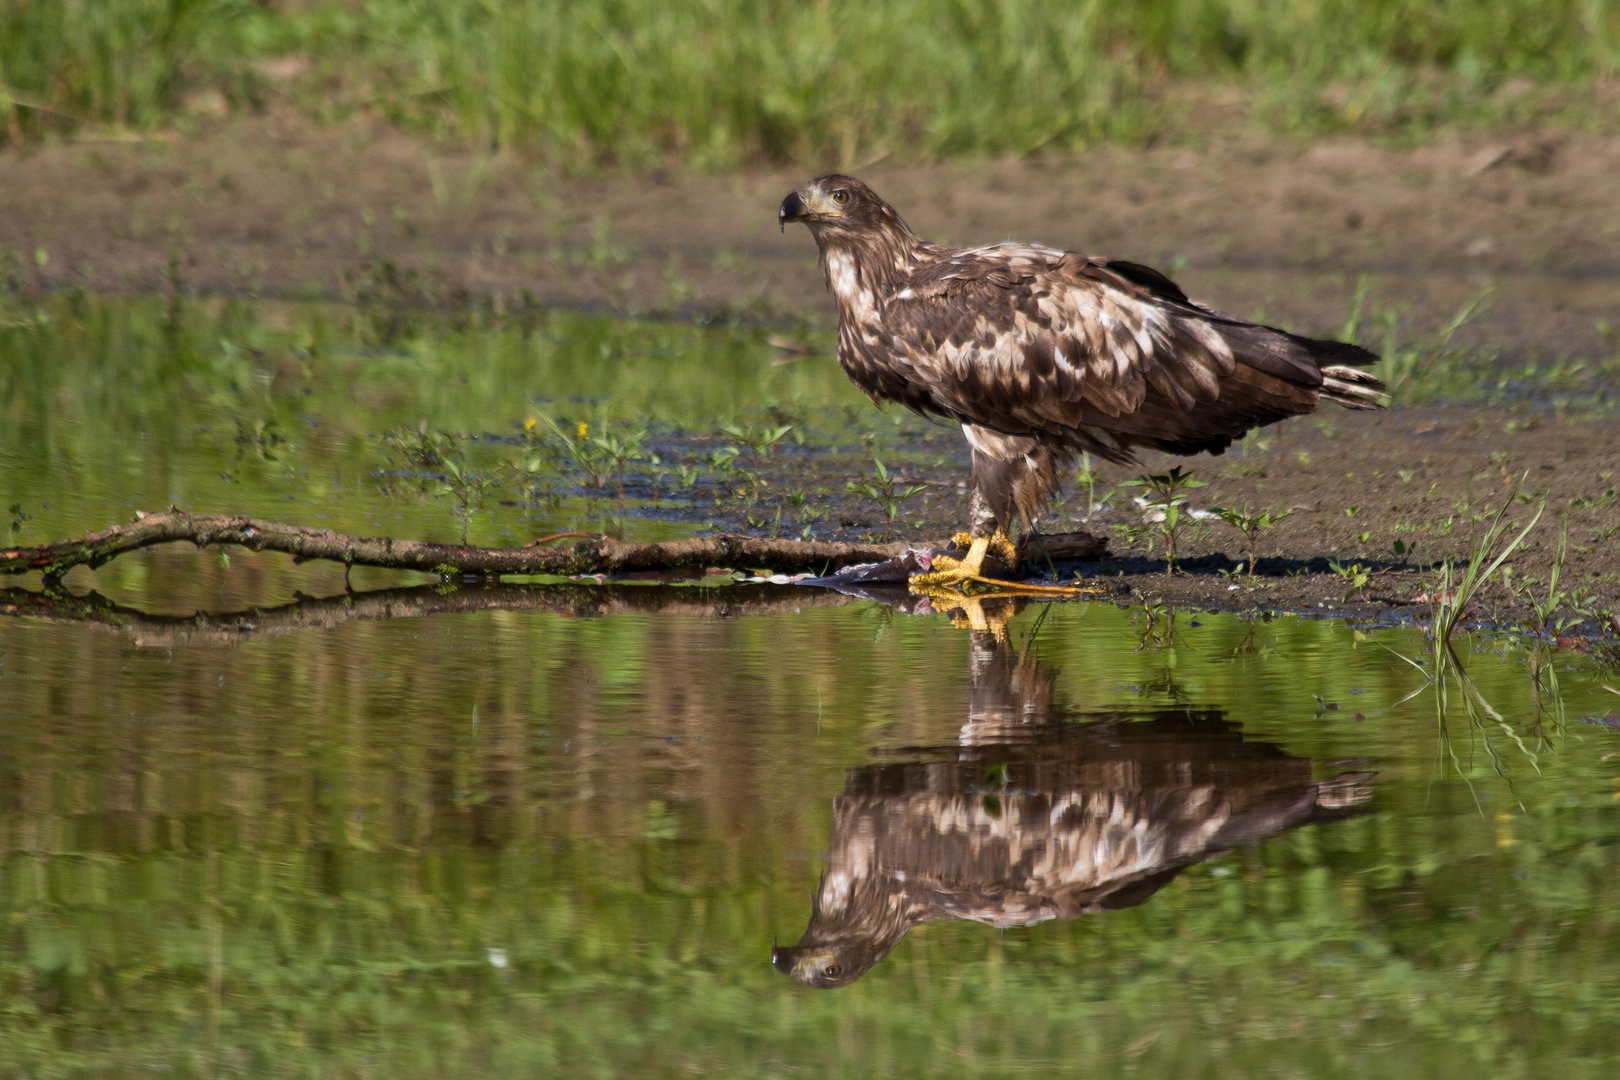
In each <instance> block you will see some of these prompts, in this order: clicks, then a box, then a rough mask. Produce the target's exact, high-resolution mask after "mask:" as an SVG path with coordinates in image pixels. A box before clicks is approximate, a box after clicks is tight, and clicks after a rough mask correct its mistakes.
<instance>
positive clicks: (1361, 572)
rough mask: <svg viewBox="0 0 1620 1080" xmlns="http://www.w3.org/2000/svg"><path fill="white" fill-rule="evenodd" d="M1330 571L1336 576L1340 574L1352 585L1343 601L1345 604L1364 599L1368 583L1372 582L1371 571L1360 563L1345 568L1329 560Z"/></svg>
mask: <svg viewBox="0 0 1620 1080" xmlns="http://www.w3.org/2000/svg"><path fill="white" fill-rule="evenodd" d="M1328 569H1330V570H1332V571H1333V572H1334V573H1335V574H1338V575H1339V576H1340V577H1342V578H1344V580H1345V581H1347V582H1349V583H1350V588H1349V590H1348V591H1346V592H1345V594H1344V600H1343V601H1342V602H1343V603H1346V604H1348V603H1350V601H1352V600H1355V599H1357V598H1358V597H1362V598H1364V592H1365V590H1366V588H1367V583H1368V582H1369V581H1371V580H1372V571H1371V570H1369V569H1368V568H1366V567H1364V566H1362V565H1361V564H1360V563H1351V564H1350V565H1349V566H1345V565H1343V564H1341V563H1339V562H1337V561H1334V560H1331V559H1330V560H1328Z"/></svg>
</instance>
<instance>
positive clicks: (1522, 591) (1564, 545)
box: [1503, 513, 1570, 632]
mask: <svg viewBox="0 0 1620 1080" xmlns="http://www.w3.org/2000/svg"><path fill="white" fill-rule="evenodd" d="M1568 557H1569V515H1568V514H1567V513H1566V514H1565V515H1564V527H1563V529H1562V530H1561V531H1560V532H1559V535H1558V547H1557V549H1555V550H1554V552H1553V562H1552V569H1551V570H1550V571H1549V572H1548V574H1547V582H1546V584H1547V591H1546V593H1545V594H1544V595H1543V596H1542V597H1541V598H1539V599H1538V598H1537V597H1536V587H1537V586H1538V585H1540V584H1541V583H1542V582H1541V579H1540V578H1533V577H1524V578H1520V579H1519V584H1518V586H1517V588H1515V587H1514V585H1513V578H1512V576H1511V574H1512V568H1511V567H1504V568H1503V570H1504V573H1503V580H1504V581H1505V582H1506V583H1507V587H1508V591H1509V592H1510V593H1517V594H1518V596H1519V598H1520V599H1522V600H1523V601H1524V602H1525V603H1526V604H1527V605H1529V607H1530V610H1531V611H1534V612H1535V613H1536V629H1537V630H1540V631H1543V632H1545V631H1546V630H1547V628H1548V625H1549V624H1550V623H1551V622H1552V617H1553V615H1554V614H1556V613H1557V611H1558V609H1559V608H1560V607H1562V606H1563V605H1564V602H1565V601H1566V600H1569V599H1570V594H1569V593H1567V592H1564V591H1563V590H1561V589H1559V587H1558V582H1559V579H1560V578H1561V577H1562V576H1563V573H1564V563H1565V561H1566V560H1567V559H1568Z"/></svg>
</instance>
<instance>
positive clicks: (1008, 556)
mask: <svg viewBox="0 0 1620 1080" xmlns="http://www.w3.org/2000/svg"><path fill="white" fill-rule="evenodd" d="M951 542H952V543H953V544H957V545H963V544H964V543H965V546H966V547H967V549H968V553H967V555H966V556H965V557H963V558H961V559H953V558H951V557H950V556H949V555H936V556H934V564H933V565H934V568H933V569H932V570H930V571H929V572H928V573H926V574H918V575H916V576H915V577H913V578H912V579H911V581H910V582H909V583H908V584H909V585H910V588H911V591H912V592H914V593H921V594H923V595H925V596H930V597H934V598H936V599H943V598H945V597H947V596H960V595H962V593H963V592H964V586H966V585H968V584H969V583H971V582H979V583H980V584H983V585H994V586H996V587H997V588H1000V589H1009V590H1013V591H1016V592H1022V593H1044V594H1047V595H1058V596H1081V595H1084V594H1086V593H1088V592H1093V591H1095V590H1092V589H1083V588H1078V587H1075V586H1069V585H1021V584H1019V583H1018V582H1015V581H997V580H995V579H994V578H988V577H985V576H984V558H985V556H986V555H987V554H989V552H990V550H991V549H992V548H994V549H995V552H996V554H997V555H998V556H999V557H1000V558H1001V559H1002V561H1003V562H1005V563H1006V564H1007V568H1008V569H1010V570H1016V569H1017V568H1018V563H1019V558H1018V547H1017V545H1016V544H1014V543H1013V542H1012V541H1011V540H1010V539H1008V538H1007V534H1006V533H1005V532H1004V531H1002V529H1001V528H1000V526H997V528H996V531H995V532H994V533H992V534H991V535H989V536H970V535H968V534H966V533H957V534H956V535H955V536H953V537H952V538H951ZM975 629H978V627H975Z"/></svg>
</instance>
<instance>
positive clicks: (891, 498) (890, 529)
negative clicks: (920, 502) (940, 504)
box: [848, 457, 928, 542]
mask: <svg viewBox="0 0 1620 1080" xmlns="http://www.w3.org/2000/svg"><path fill="white" fill-rule="evenodd" d="M872 466H873V468H874V470H875V471H876V473H877V476H876V477H875V478H872V477H862V478H861V479H859V480H851V481H850V482H849V485H848V487H849V490H850V491H851V492H852V493H854V494H856V495H864V496H866V497H867V498H868V499H871V500H872V501H873V502H875V503H877V504H878V505H879V506H881V507H883V518H884V527H883V539H884V541H885V542H887V541H888V539H889V537H890V536H892V535H893V533H894V522H895V519H896V518H898V517H899V516H900V504H901V503H903V502H905V501H906V500H907V499H909V498H911V497H912V496H913V495H919V494H921V493H922V492H924V491H927V490H928V485H927V484H906V483H903V482H902V481H901V479H900V476H899V474H898V473H891V472H890V471H889V470H888V469H887V468H886V467H885V466H884V464H883V459H882V458H879V457H874V458H873V459H872Z"/></svg>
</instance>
